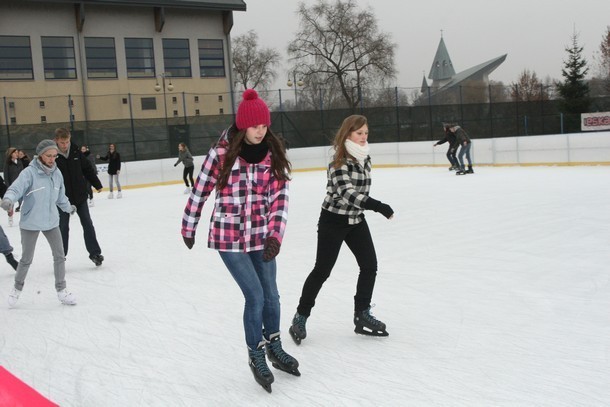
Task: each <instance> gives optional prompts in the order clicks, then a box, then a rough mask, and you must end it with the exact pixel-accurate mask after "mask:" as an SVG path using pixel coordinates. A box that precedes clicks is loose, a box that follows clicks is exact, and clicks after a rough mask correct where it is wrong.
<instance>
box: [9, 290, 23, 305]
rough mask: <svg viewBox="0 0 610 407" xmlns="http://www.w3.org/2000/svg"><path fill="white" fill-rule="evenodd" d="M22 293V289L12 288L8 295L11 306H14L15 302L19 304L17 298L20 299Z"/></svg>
mask: <svg viewBox="0 0 610 407" xmlns="http://www.w3.org/2000/svg"><path fill="white" fill-rule="evenodd" d="M20 295H21V290H18V289H16V288H15V287H13V289H12V290H11V292H10V293H9V295H8V306H9V308H13V307H14V306H15V304H17V300H18V299H19V296H20Z"/></svg>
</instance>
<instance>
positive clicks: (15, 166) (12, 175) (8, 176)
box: [3, 147, 23, 226]
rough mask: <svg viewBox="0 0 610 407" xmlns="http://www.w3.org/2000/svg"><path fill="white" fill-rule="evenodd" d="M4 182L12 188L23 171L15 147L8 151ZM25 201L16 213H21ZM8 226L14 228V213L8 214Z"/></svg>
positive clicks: (15, 210) (18, 206) (5, 160)
mask: <svg viewBox="0 0 610 407" xmlns="http://www.w3.org/2000/svg"><path fill="white" fill-rule="evenodd" d="M3 171H4V182H6V185H7V186H9V187H10V186H11V184H12V183H13V182H15V180H16V179H17V177H19V174H21V171H23V162H22V161H21V160H20V159H19V150H17V149H16V148H15V147H9V148H8V149H7V150H6V155H5V159H4V170H3ZM22 201H23V199H20V200H19V205H17V207H16V208H15V209H14V212H19V211H20V210H21V202H22ZM8 224H9V226H13V213H9V214H8Z"/></svg>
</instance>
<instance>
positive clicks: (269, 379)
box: [248, 342, 275, 393]
mask: <svg viewBox="0 0 610 407" xmlns="http://www.w3.org/2000/svg"><path fill="white" fill-rule="evenodd" d="M264 344H265V343H264V342H261V343H260V344H259V345H258V348H256V349H255V350H252V349H248V356H249V357H250V359H249V361H248V365H249V366H250V370H252V374H253V375H254V380H256V382H257V383H258V384H260V385H261V386H262V387H263V389H265V390H267V392H268V393H271V383H273V380H275V378H274V377H273V373H271V370H269V367H268V366H267V360H266V359H265V345H264Z"/></svg>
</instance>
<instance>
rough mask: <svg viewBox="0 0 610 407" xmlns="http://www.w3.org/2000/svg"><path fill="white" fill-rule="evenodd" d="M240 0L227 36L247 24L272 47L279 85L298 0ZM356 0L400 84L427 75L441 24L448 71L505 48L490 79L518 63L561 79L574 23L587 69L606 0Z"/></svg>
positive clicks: (514, 70)
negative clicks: (387, 50)
mask: <svg viewBox="0 0 610 407" xmlns="http://www.w3.org/2000/svg"><path fill="white" fill-rule="evenodd" d="M245 2H246V4H247V8H248V11H247V12H235V13H234V22H235V25H234V27H233V31H232V36H236V35H239V34H243V33H245V32H247V31H248V30H255V31H256V32H257V33H258V35H259V46H262V47H271V48H275V49H276V50H278V51H279V52H280V54H282V56H283V61H282V64H283V66H282V68H280V70H279V72H280V75H279V78H280V79H279V80H278V81H277V82H276V83H277V85H276V86H277V87H285V82H286V79H287V74H286V72H287V70H288V67H289V66H290V65H289V61H288V60H287V56H286V48H287V47H288V43H289V42H290V41H291V40H292V39H293V38H294V33H295V32H296V31H297V30H298V19H297V17H296V14H295V11H296V8H297V4H298V2H297V1H293V0H245ZM304 2H305V3H306V4H314V3H315V1H314V0H305V1H304ZM358 5H359V6H360V7H361V8H362V7H368V6H370V7H371V8H372V10H373V12H374V13H375V15H376V17H377V20H378V22H379V28H380V29H381V30H382V31H384V32H387V33H390V34H391V35H392V39H393V42H394V43H395V44H396V45H397V47H396V54H395V62H396V68H397V70H398V75H397V80H396V85H397V86H400V87H419V86H420V85H421V82H422V77H423V75H424V73H425V75H426V77H427V76H428V73H429V70H430V66H431V64H432V59H433V58H434V54H435V52H436V48H437V46H438V43H439V40H440V35H441V30H443V37H444V40H445V45H446V46H447V50H448V51H449V56H450V57H451V60H452V62H453V66H454V68H455V70H456V72H460V71H463V70H464V69H467V68H470V67H472V66H474V65H477V64H479V63H481V62H485V61H488V60H490V59H492V58H495V57H497V56H500V55H503V54H508V57H507V58H506V61H505V62H504V63H503V64H502V65H500V67H498V68H497V69H496V70H495V71H494V72H493V73H492V74H491V75H490V79H492V80H496V81H503V82H504V83H505V84H509V83H511V82H516V80H517V78H518V76H519V74H520V73H521V72H522V71H523V70H524V69H529V70H530V71H534V72H536V75H538V77H539V78H541V79H544V78H546V77H547V76H549V77H551V78H552V79H561V68H562V67H563V61H564V60H565V59H566V57H567V53H566V52H565V47H566V46H567V45H569V44H570V43H571V36H572V33H573V32H574V29H576V32H577V33H579V44H580V45H581V46H584V51H583V55H584V57H585V58H586V59H587V61H588V62H589V66H590V67H591V68H592V67H593V64H594V60H593V54H594V52H597V51H598V50H599V45H600V43H601V41H602V35H603V34H604V33H605V32H606V27H607V26H609V25H610V1H608V0H581V1H573V0H572V1H567V0H512V1H506V0H502V1H500V0H462V1H455V0H453V1H448V0H426V1H417V2H412V1H398V0H358Z"/></svg>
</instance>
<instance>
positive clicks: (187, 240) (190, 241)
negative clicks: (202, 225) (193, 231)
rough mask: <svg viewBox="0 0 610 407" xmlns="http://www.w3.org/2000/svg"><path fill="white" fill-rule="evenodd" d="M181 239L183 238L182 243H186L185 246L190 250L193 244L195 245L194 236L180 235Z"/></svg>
mask: <svg viewBox="0 0 610 407" xmlns="http://www.w3.org/2000/svg"><path fill="white" fill-rule="evenodd" d="M182 240H184V244H185V245H186V247H188V248H189V250H191V249H192V248H193V246H194V245H195V236H193V237H184V236H182Z"/></svg>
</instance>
